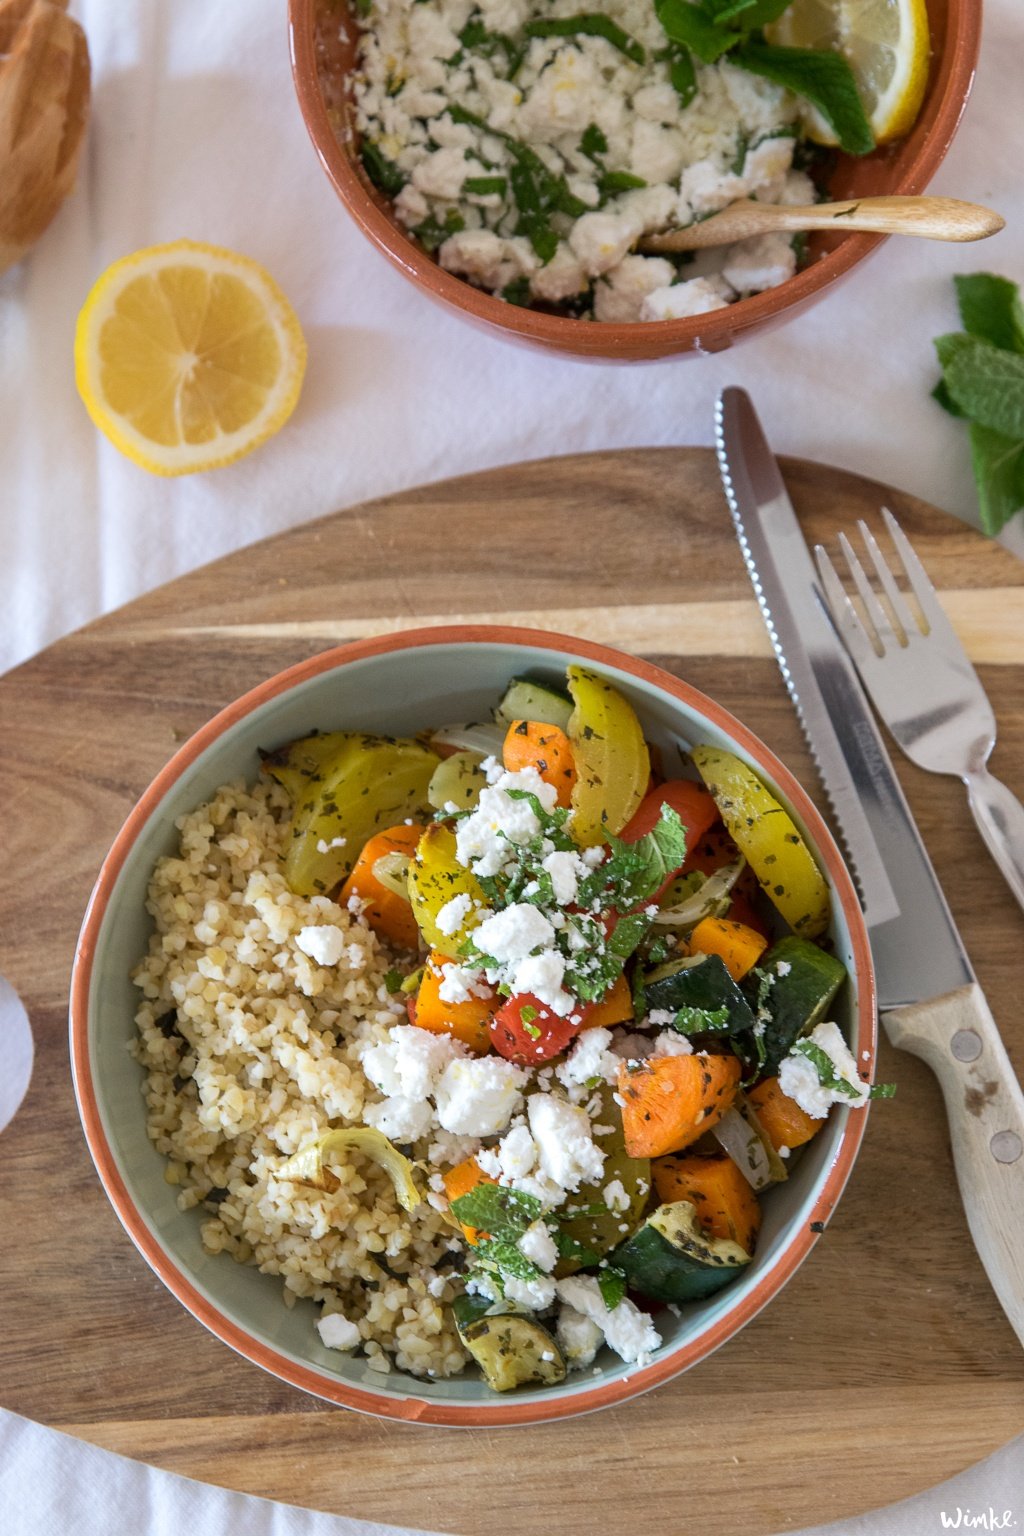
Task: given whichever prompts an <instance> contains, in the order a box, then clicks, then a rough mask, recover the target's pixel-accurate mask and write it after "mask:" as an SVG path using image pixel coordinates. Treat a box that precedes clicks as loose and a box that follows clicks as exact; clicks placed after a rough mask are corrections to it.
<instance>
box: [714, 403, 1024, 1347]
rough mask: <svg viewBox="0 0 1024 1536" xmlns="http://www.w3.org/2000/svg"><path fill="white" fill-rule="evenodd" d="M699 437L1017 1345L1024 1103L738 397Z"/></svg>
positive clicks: (747, 409) (784, 497) (756, 425)
mask: <svg viewBox="0 0 1024 1536" xmlns="http://www.w3.org/2000/svg"><path fill="white" fill-rule="evenodd" d="M715 436H716V444H717V450H718V460H719V465H720V468H721V472H722V482H723V485H724V487H725V494H726V500H727V501H728V503H729V509H730V511H731V513H732V517H733V522H734V523H735V526H736V531H737V534H738V537H739V542H740V547H741V549H742V551H743V557H744V559H745V561H746V564H747V569H748V571H749V573H750V577H751V581H752V582H753V585H754V591H755V594H756V596H757V600H758V603H759V604H760V607H761V611H762V614H763V615H764V619H765V623H766V625H767V627H768V633H769V635H770V636H771V640H772V645H773V647H774V649H775V654H776V656H777V657H778V660H779V665H780V667H781V668H782V675H783V678H784V679H785V682H786V686H787V688H788V689H789V692H790V696H791V697H792V699H793V702H794V704H795V705H796V709H797V714H798V716H799V719H800V723H801V726H802V728H803V731H804V735H805V736H806V738H807V741H808V744H809V746H810V748H811V752H812V754H813V756H814V759H815V763H816V765H817V768H818V772H819V773H820V775H821V778H822V782H823V785H824V787H825V790H826V793H827V795H828V797H829V802H830V804H831V806H832V810H833V812H834V815H835V819H836V821H837V823H838V825H839V829H840V832H841V835H842V840H843V842H844V844H845V847H846V850H847V853H848V856H849V859H850V863H851V865H852V868H853V872H854V875H855V878H856V881H857V887H858V890H859V892H860V896H861V905H862V907H863V909H864V918H865V923H866V926H867V929H868V935H869V938H870V943H871V952H872V958H873V961H874V966H875V972H876V979H877V985H878V995H879V1003H880V1008H881V1011H882V1021H883V1023H884V1024H885V1027H886V1032H887V1033H888V1035H889V1038H890V1039H891V1040H892V1042H893V1044H894V1045H896V1046H898V1047H900V1048H901V1049H903V1050H908V1051H911V1052H913V1054H915V1055H917V1056H920V1057H921V1058H922V1059H923V1060H924V1061H926V1062H927V1063H928V1065H929V1066H930V1067H931V1068H932V1070H933V1071H934V1072H935V1074H936V1076H937V1077H938V1079H939V1082H940V1084H941V1086H942V1090H943V1096H944V1098H945V1102H946V1112H947V1117H948V1119H949V1127H950V1136H951V1140H952V1144H953V1153H954V1159H955V1164H956V1171H957V1179H958V1181H959V1184H960V1190H961V1194H962V1196H963V1200H964V1206H965V1209H966V1213H967V1219H968V1223H969V1225H970V1228H971V1234H972V1236H973V1238H974V1242H975V1246H976V1247H977V1249H978V1252H979V1254H980V1256H981V1259H982V1262H983V1263H984V1265H985V1268H986V1271H987V1273H988V1276H989V1279H990V1280H991V1282H992V1286H993V1289H994V1290H995V1292H996V1295H997V1296H998V1298H999V1301H1000V1303H1001V1305H1002V1307H1003V1309H1004V1311H1005V1312H1006V1314H1007V1317H1008V1318H1009V1320H1010V1323H1011V1325H1012V1326H1013V1328H1014V1330H1015V1332H1016V1333H1017V1336H1018V1338H1019V1339H1020V1340H1021V1342H1022V1343H1024V1223H1020V1222H1013V1221H1012V1220H1007V1216H1008V1214H1009V1213H1010V1212H1011V1211H1013V1210H1016V1211H1018V1212H1019V1211H1022V1210H1024V1094H1022V1093H1021V1090H1020V1086H1019V1084H1018V1083H1017V1080H1016V1078H1015V1076H1014V1073H1013V1068H1012V1066H1011V1065H1010V1061H1009V1058H1008V1056H1007V1054H1006V1051H1005V1048H1004V1046H1003V1043H1002V1040H1001V1039H1000V1036H999V1031H998V1029H997V1028H996V1024H995V1021H994V1020H993V1018H992V1015H991V1013H990V1011H989V1008H988V1004H987V1002H986V1000H985V996H984V993H983V992H982V990H981V988H980V987H979V986H978V983H977V980H976V978H975V974H974V970H973V967H972V966H971V962H970V960H969V958H968V956H967V952H966V950H965V949H964V945H963V942H962V940H961V938H960V934H959V932H958V930H957V927H956V924H955V923H954V921H953V917H952V915H951V913H950V910H949V907H948V905H947V903H946V899H945V897H944V895H943V893H942V889H941V887H940V886H939V882H938V879H937V877H936V875H935V871H934V869H933V868H932V864H931V861H930V859H929V858H928V854H927V852H926V850H925V847H924V844H923V842H922V841H921V836H920V833H919V832H918V830H917V825H916V823H915V821H914V819H913V816H912V814H911V811H910V808H909V806H908V805H907V802H906V799H905V798H904V795H903V792H902V790H901V789H900V786H899V782H898V780H897V778H896V775H895V772H894V770H893V767H892V763H891V761H890V759H889V754H888V752H887V750H886V748H885V745H884V743H883V741H882V738H881V735H880V734H879V731H878V727H877V725H876V724H875V720H874V717H873V715H872V713H871V710H870V707H869V705H868V702H867V699H866V697H865V695H864V692H863V690H862V688H861V685H860V682H859V679H858V678H857V676H856V673H855V672H854V669H853V665H852V663H851V661H850V660H849V657H848V656H847V653H846V651H845V649H844V647H843V645H842V642H841V640H840V638H839V636H838V634H837V633H836V630H835V627H834V625H833V623H832V618H831V614H830V613H829V612H828V609H827V607H826V605H825V602H824V600H823V597H822V594H821V590H820V587H819V584H818V577H817V572H816V571H815V568H814V564H813V562H812V560H811V556H810V552H809V551H808V549H807V545H806V543H805V541H804V537H803V533H802V531H801V529H800V524H799V522H798V520H797V516H796V512H795V511H794V509H793V504H792V502H791V501H790V498H789V494H788V492H787V490H786V486H785V483H784V481H783V479H782V475H781V473H780V471H779V467H778V464H777V463H776V461H775V457H774V455H773V454H772V452H771V449H770V448H769V446H768V443H767V441H766V439H765V436H764V432H763V430H762V428H761V424H760V422H759V421H758V418H757V414H756V412H755V410H754V407H753V404H752V403H751V400H750V397H749V396H748V395H747V394H746V392H745V391H744V390H741V389H736V388H730V389H726V390H723V392H722V394H721V396H720V397H719V401H718V407H717V411H716V418H715ZM882 850H884V853H883V851H882Z"/></svg>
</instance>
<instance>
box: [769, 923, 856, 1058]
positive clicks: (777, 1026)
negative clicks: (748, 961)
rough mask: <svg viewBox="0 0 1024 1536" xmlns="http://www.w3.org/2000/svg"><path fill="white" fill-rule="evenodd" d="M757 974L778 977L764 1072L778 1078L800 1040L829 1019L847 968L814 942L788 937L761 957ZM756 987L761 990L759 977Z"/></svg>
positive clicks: (774, 980)
mask: <svg viewBox="0 0 1024 1536" xmlns="http://www.w3.org/2000/svg"><path fill="white" fill-rule="evenodd" d="M780 964H781V965H782V967H783V972H782V974H781V975H780V973H779V969H778V968H779V965H780ZM757 969H758V970H759V971H760V972H761V974H762V975H764V976H770V977H771V978H772V985H771V989H770V990H769V992H768V995H767V997H766V999H765V1007H766V1008H767V1010H768V1013H769V1015H770V1018H769V1019H768V1020H767V1022H766V1023H765V1029H764V1036H763V1039H764V1048H765V1062H764V1066H763V1067H762V1069H761V1071H762V1074H763V1076H765V1077H774V1076H775V1075H776V1074H777V1072H778V1070H779V1063H780V1062H781V1061H782V1058H783V1057H784V1056H788V1055H789V1052H790V1051H791V1050H792V1048H793V1046H794V1044H795V1043H796V1041H797V1040H799V1038H800V1036H801V1035H805V1034H807V1033H808V1032H809V1031H810V1030H812V1029H813V1028H814V1026H815V1024H820V1023H821V1021H822V1019H823V1018H824V1017H825V1014H826V1013H827V1011H828V1009H829V1007H830V1005H831V1003H832V999H833V998H834V997H835V995H836V993H837V992H838V991H839V988H840V987H841V986H842V984H843V982H844V981H845V980H846V967H845V965H843V963H842V961H841V960H837V959H836V957H835V956H834V955H829V954H826V953H825V951H824V950H823V949H819V947H818V945H817V944H812V943H811V942H810V940H809V939H801V938H798V937H797V935H796V934H787V936H786V937H785V938H784V939H780V940H779V941H778V943H777V944H773V945H772V947H771V949H770V950H769V951H768V953H767V954H766V955H763V956H762V957H761V960H760V963H759V964H758V967H757ZM751 985H755V982H754V979H753V978H752V980H751Z"/></svg>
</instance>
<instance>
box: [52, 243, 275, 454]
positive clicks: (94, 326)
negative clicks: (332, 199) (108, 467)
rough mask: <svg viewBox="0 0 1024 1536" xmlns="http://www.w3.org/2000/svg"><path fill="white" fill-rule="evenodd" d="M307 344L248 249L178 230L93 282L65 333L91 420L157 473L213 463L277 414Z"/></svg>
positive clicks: (266, 433)
mask: <svg viewBox="0 0 1024 1536" xmlns="http://www.w3.org/2000/svg"><path fill="white" fill-rule="evenodd" d="M305 367H306V342H305V339H304V337H303V334H302V330H301V328H300V326H299V322H298V320H297V318H296V316H295V311H294V310H293V309H292V307H291V305H290V304H289V303H288V300H287V299H286V298H285V296H284V294H283V293H282V292H281V290H280V288H278V286H277V284H276V283H275V282H274V280H273V278H272V277H271V276H270V275H269V273H267V272H265V271H264V270H263V268H262V267H261V266H259V265H258V264H257V263H256V262H254V261H250V260H249V259H248V257H246V256H238V255H236V254H235V252H234V251H225V250H221V249H219V248H218V247H216V246H212V245H198V244H196V243H195V242H194V241H192V240H176V241H175V242H174V243H173V244H171V245H153V246H149V247H148V248H147V249H146V250H142V251H136V252H135V253H134V255H131V256H125V257H124V258H123V259H122V260H121V261H116V262H115V263H114V265H113V266H112V267H108V268H107V270H106V271H105V272H104V273H103V275H102V277H100V278H99V280H98V281H97V282H96V283H95V285H94V286H93V288H92V291H91V292H90V294H89V297H88V298H87V299H86V301H85V304H84V306H83V308H82V312H81V314H80V315H79V317H78V326H77V328H76V331H75V381H76V383H77V385H78V391H79V394H80V395H81V396H82V399H83V400H84V401H85V405H86V409H87V410H88V412H89V415H90V416H91V417H92V419H93V421H94V422H95V423H96V425H97V426H98V427H99V428H100V430H101V431H102V432H105V433H106V435H107V437H109V438H110V440H111V442H112V443H114V444H115V446H116V447H118V448H120V450H121V452H122V453H125V454H127V456H128V457H129V458H130V459H132V460H133V461H134V462H135V463H136V464H140V465H141V466H142V468H143V469H148V470H152V472H153V473H154V474H157V475H187V474H191V473H192V472H193V471H195V470H199V469H216V468H218V467H219V466H221V465H223V464H231V463H233V462H234V461H235V460H236V459H240V458H241V457H242V455H243V454H246V453H249V452H251V450H252V449H253V448H255V447H256V446H257V445H258V444H259V443H262V442H264V441H265V440H266V439H267V438H268V437H270V435H271V434H272V433H274V432H276V431H277V430H278V428H279V427H280V426H282V425H283V424H284V422H285V421H287V419H288V417H289V416H290V415H291V413H292V411H293V410H294V409H295V403H296V401H297V400H298V398H299V391H300V389H301V388H302V376H303V373H304V372H305Z"/></svg>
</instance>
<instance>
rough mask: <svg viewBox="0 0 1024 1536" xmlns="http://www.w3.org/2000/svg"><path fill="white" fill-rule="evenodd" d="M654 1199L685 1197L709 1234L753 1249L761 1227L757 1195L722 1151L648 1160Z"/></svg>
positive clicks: (749, 1250) (666, 1200)
mask: <svg viewBox="0 0 1024 1536" xmlns="http://www.w3.org/2000/svg"><path fill="white" fill-rule="evenodd" d="M651 1176H652V1178H653V1180H654V1188H655V1190H656V1192H657V1195H658V1199H659V1200H660V1201H661V1202H662V1204H664V1205H672V1204H674V1203H675V1201H677V1200H689V1201H690V1202H691V1204H693V1205H695V1206H696V1207H697V1219H698V1221H699V1222H700V1224H701V1226H702V1227H703V1228H704V1230H705V1232H707V1233H709V1234H710V1236H711V1237H727V1238H731V1239H732V1241H733V1242H734V1243H739V1245H740V1247H741V1248H744V1249H745V1250H746V1252H747V1253H753V1251H754V1244H755V1242H756V1241H757V1234H758V1232H759V1230H760V1227H761V1207H760V1205H759V1204H758V1200H757V1196H756V1195H755V1194H754V1191H753V1190H752V1189H751V1187H750V1185H749V1184H748V1183H747V1181H746V1179H745V1178H744V1177H743V1174H742V1173H741V1172H740V1170H739V1169H738V1168H737V1166H736V1164H735V1163H734V1162H733V1160H732V1158H731V1157H728V1156H727V1155H726V1154H725V1153H724V1152H723V1153H722V1154H721V1155H720V1156H715V1157H698V1156H696V1155H695V1154H694V1153H692V1152H691V1153H687V1154H686V1156H684V1157H673V1156H670V1157H660V1158H658V1160H657V1161H656V1162H654V1163H652V1164H651Z"/></svg>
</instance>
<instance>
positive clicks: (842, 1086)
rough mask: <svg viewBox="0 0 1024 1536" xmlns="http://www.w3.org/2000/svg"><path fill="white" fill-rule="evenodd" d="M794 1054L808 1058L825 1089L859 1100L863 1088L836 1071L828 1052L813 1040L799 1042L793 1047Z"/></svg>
mask: <svg viewBox="0 0 1024 1536" xmlns="http://www.w3.org/2000/svg"><path fill="white" fill-rule="evenodd" d="M793 1054H794V1055H800V1056H806V1057H807V1060H808V1061H809V1062H810V1063H811V1066H812V1067H813V1068H814V1070H815V1071H816V1072H817V1074H818V1081H819V1083H820V1084H821V1086H822V1087H823V1088H830V1089H831V1090H832V1092H833V1093H841V1094H842V1095H843V1097H844V1098H846V1099H859V1098H860V1097H861V1088H860V1087H855V1086H854V1085H853V1083H851V1082H850V1081H849V1080H848V1079H847V1078H845V1077H843V1076H841V1074H840V1073H838V1072H837V1071H836V1068H835V1063H834V1062H833V1060H832V1058H831V1056H829V1054H828V1052H827V1051H823V1050H822V1048H821V1046H820V1045H816V1044H815V1042H814V1041H813V1040H798V1041H797V1042H796V1044H795V1045H794V1047H793Z"/></svg>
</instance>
